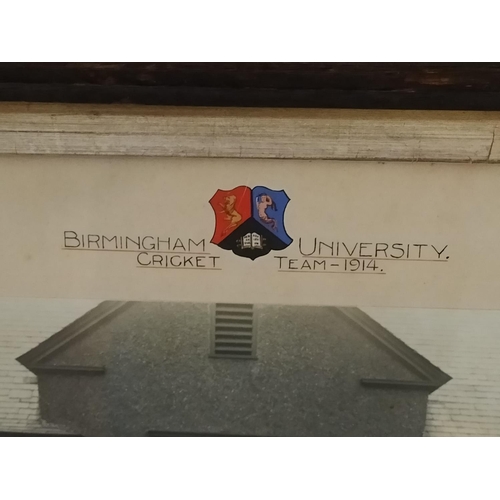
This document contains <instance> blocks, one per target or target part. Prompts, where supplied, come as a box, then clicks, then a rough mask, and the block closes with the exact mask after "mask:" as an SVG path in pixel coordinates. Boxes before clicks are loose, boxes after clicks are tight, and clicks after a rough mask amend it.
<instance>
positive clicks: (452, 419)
mask: <svg viewBox="0 0 500 500" xmlns="http://www.w3.org/2000/svg"><path fill="white" fill-rule="evenodd" d="M364 311H365V312H366V313H367V314H369V315H370V316H372V317H373V318H374V319H375V321H378V322H379V323H380V324H382V325H383V326H385V327H386V328H387V329H388V330H389V331H391V332H392V333H393V334H394V335H395V336H396V337H399V338H400V339H401V340H403V341H404V342H406V343H407V344H408V345H409V346H410V347H412V348H413V349H415V350H416V351H417V352H419V353H420V354H421V355H422V356H424V357H426V358H427V359H428V360H429V361H431V362H432V363H434V364H435V365H436V366H438V367H439V368H441V369H442V370H443V371H445V372H446V373H448V374H449V375H450V376H452V377H453V380H451V381H449V382H448V383H447V384H445V385H444V386H442V387H441V388H440V389H438V390H437V391H435V392H433V393H432V394H431V395H430V397H429V407H428V412H427V424H426V429H425V434H426V435H427V436H500V311H465V310H445V309H441V310H440V309H403V308H401V309H399V308H364Z"/></svg>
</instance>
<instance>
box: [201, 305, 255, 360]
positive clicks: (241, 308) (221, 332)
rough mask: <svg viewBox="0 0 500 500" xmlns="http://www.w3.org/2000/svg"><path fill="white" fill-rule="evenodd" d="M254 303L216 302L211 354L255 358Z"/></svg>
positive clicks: (219, 356) (221, 356) (225, 356)
mask: <svg viewBox="0 0 500 500" xmlns="http://www.w3.org/2000/svg"><path fill="white" fill-rule="evenodd" d="M255 353H256V345H255V336H254V321H253V305H252V304H215V313H214V327H213V329H212V342H211V353H210V354H211V356H215V357H218V358H245V359H253V358H255Z"/></svg>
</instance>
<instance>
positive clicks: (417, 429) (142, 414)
mask: <svg viewBox="0 0 500 500" xmlns="http://www.w3.org/2000/svg"><path fill="white" fill-rule="evenodd" d="M96 306H97V307H96ZM0 312H1V314H0V321H1V323H0V359H1V362H0V363H1V364H0V433H1V434H3V435H16V434H21V435H26V434H28V435H33V434H35V435H37V434H43V435H47V434H48V435H54V434H55V435H59V434H62V435H67V434H69V435H191V434H194V435H325V436H326V435H422V434H423V435H426V436H440V435H479V436H484V435H493V436H498V435H500V395H499V392H500V391H499V389H498V387H499V385H500V368H499V367H498V366H497V364H496V363H495V362H494V356H495V353H496V352H497V351H498V347H499V345H500V337H499V336H498V335H497V331H498V328H499V326H500V312H498V311H460V310H424V309H392V308H370V309H365V310H364V311H363V312H361V311H360V310H358V309H355V308H347V309H345V308H334V307H331V308H323V307H300V308H296V307H282V306H253V307H249V306H247V307H245V306H231V305H226V306H225V305H219V306H218V307H215V306H213V305H208V304H171V303H118V302H104V303H101V304H100V305H98V303H97V302H95V301H82V300H80V301H74V300H21V299H2V300H0ZM235 325H237V327H236V328H235ZM382 325H383V326H382ZM412 348H416V349H417V351H418V353H417V352H416V351H414V350H413V349H412ZM422 355H424V356H425V358H424V357H423V356H422ZM17 357H19V359H20V361H21V362H22V363H24V364H25V365H26V366H28V367H29V369H28V368H26V367H25V366H23V365H22V364H21V363H19V362H18V361H16V358H17ZM238 358H241V359H238ZM426 358H427V359H426ZM428 360H430V361H431V362H432V363H435V364H436V365H437V366H439V368H436V366H434V365H433V364H431V362H430V361H428ZM441 369H443V370H445V371H446V374H449V375H450V376H452V377H453V379H452V380H449V381H447V380H448V379H449V376H448V375H446V374H445V373H443V371H442V370H441ZM446 381H447V382H446ZM440 384H442V385H440ZM439 385H440V387H439Z"/></svg>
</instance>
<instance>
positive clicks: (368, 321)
mask: <svg viewBox="0 0 500 500" xmlns="http://www.w3.org/2000/svg"><path fill="white" fill-rule="evenodd" d="M132 304H133V302H118V301H105V302H102V303H101V304H99V305H98V306H97V307H96V308H94V309H92V310H90V311H88V312H87V313H85V314H84V315H83V316H82V317H81V318H78V319H77V320H76V321H74V322H73V323H71V324H70V325H68V326H66V327H65V328H63V329H62V330H61V331H59V332H57V333H56V334H55V335H53V336H51V337H50V338H48V339H47V340H45V341H44V342H42V343H41V344H39V345H38V346H36V347H34V348H33V349H31V350H30V351H29V352H27V353H25V354H23V355H22V356H20V357H19V358H18V359H17V360H18V361H19V362H20V363H21V364H23V365H24V366H25V367H26V368H28V369H29V370H31V371H32V372H33V373H35V374H37V373H39V372H42V371H48V370H50V371H54V370H57V371H60V370H71V371H80V372H83V371H84V372H96V373H97V372H99V373H102V372H103V371H104V370H105V367H101V366H60V365H58V366H53V365H51V363H50V357H51V355H52V354H53V353H55V352H56V351H59V350H62V349H66V348H68V347H69V346H70V344H71V343H72V342H73V341H74V340H75V339H77V338H78V337H79V336H81V335H85V334H87V333H90V332H92V331H93V330H94V329H95V327H96V326H98V325H100V324H102V323H104V322H108V321H111V320H112V319H113V318H114V317H116V316H117V315H118V314H120V313H121V312H122V311H124V310H125V309H126V308H128V307H130V306H131V305H132ZM330 309H331V310H332V311H333V312H334V313H335V314H338V315H342V316H344V318H345V319H347V320H349V321H351V322H352V323H353V326H354V325H355V326H356V327H357V331H360V332H363V333H364V334H365V335H366V336H367V337H369V338H370V339H372V340H373V341H376V342H377V343H378V344H379V345H380V346H381V347H382V348H383V349H385V350H386V351H388V352H389V353H390V354H391V355H392V357H393V358H394V359H395V362H400V363H402V364H404V365H405V366H406V367H408V368H410V370H412V371H413V373H414V374H415V376H414V377H413V378H412V379H411V380H385V379H362V380H361V381H360V382H361V383H362V384H364V385H370V386H384V387H398V388H401V387H405V388H408V389H422V390H426V391H428V392H432V391H434V390H436V389H437V388H438V387H440V386H441V385H443V384H445V383H446V382H448V380H450V376H449V375H447V374H446V373H444V372H443V371H442V370H440V369H439V368H438V367H437V366H435V365H433V364H432V363H431V362H430V361H428V360H427V359H425V358H424V357H423V356H421V355H420V354H419V353H418V352H417V351H415V350H413V349H411V348H410V347H409V346H408V345H407V344H405V343H404V342H402V341H401V340H399V339H397V338H396V337H394V335H393V334H392V333H390V332H389V331H388V330H387V329H386V328H384V327H383V326H382V325H380V324H379V323H377V322H376V321H374V320H373V319H372V318H371V317H370V316H368V315H367V314H365V313H364V312H363V311H361V310H360V309H359V308H356V307H332V308H330Z"/></svg>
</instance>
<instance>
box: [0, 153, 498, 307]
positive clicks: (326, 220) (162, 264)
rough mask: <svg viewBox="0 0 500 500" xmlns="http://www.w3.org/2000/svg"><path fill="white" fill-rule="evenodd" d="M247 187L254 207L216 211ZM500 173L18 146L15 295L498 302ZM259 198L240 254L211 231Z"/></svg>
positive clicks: (10, 284) (6, 268)
mask: <svg viewBox="0 0 500 500" xmlns="http://www.w3.org/2000/svg"><path fill="white" fill-rule="evenodd" d="M238 186H244V187H247V188H248V191H247V192H248V193H249V194H248V200H249V201H248V203H249V205H248V206H245V207H246V208H242V207H243V206H242V205H241V204H239V201H238V199H236V200H233V201H234V202H235V205H234V204H233V206H230V201H231V200H229V201H228V202H227V203H229V205H228V206H226V202H225V201H224V200H225V198H224V197H223V198H218V199H217V200H218V201H217V203H216V206H215V207H214V208H215V209H216V210H215V211H214V208H213V207H212V206H211V205H210V203H209V201H210V200H211V199H212V198H213V197H214V195H215V194H216V193H217V191H218V190H225V191H229V192H230V193H229V195H230V194H231V190H233V189H234V188H236V187H238ZM499 186H500V169H499V168H498V167H495V166H492V165H466V164H430V163H396V162H392V163H376V162H342V161H320V160H313V161H302V160H238V159H201V158H199V159H195V158H190V159H177V158H138V157H134V158H130V157H128V158H109V157H108V158H100V157H69V156H66V157H64V156H58V157H47V156H43V157H42V156H17V157H15V156H12V157H11V156H3V157H0V204H1V210H0V230H1V236H2V245H1V248H2V251H1V259H0V295H1V296H11V297H67V298H93V299H94V298H95V299H114V300H122V299H124V300H125V299H126V300H166V301H197V302H198V301H201V302H207V301H208V302H215V301H217V302H241V303H247V302H248V303H250V302H251V303H286V304H317V305H320V304H321V305H328V304H330V305H357V306H405V307H439V308H481V309H490V308H491V309H499V308H500V280H499V276H500V263H499V258H498V254H497V252H498V250H499V248H500V225H499V222H498V221H499V216H500V196H499V195H498V189H499ZM255 189H257V191H256V190H255ZM281 190H284V192H285V193H286V196H287V197H288V198H289V199H290V201H289V202H288V204H287V205H286V209H285V208H284V205H285V204H284V203H283V202H282V200H283V198H279V195H278V194H276V193H278V192H280V191H281ZM238 196H239V195H238ZM280 196H281V195H280ZM259 197H260V198H259ZM273 197H274V201H276V200H280V203H274V206H273V204H272V203H271V202H273ZM236 198H238V197H236ZM221 200H223V201H222V202H221ZM267 200H270V202H269V203H268V201H267ZM259 203H261V205H259ZM266 203H267V204H266ZM234 207H236V214H237V215H235V214H234V210H233V209H234ZM259 207H260V208H259ZM245 210H250V211H251V213H253V214H254V217H253V218H254V219H255V221H256V224H255V223H253V225H252V226H251V227H250V226H248V227H249V230H248V238H246V239H245V240H244V239H243V236H246V235H245V234H243V233H244V232H245V231H246V229H245V230H243V232H241V234H240V237H239V239H238V241H233V242H232V243H231V244H232V245H233V246H237V249H236V253H233V251H232V250H230V249H229V250H228V249H224V248H221V246H218V245H216V244H214V243H211V239H212V237H213V235H214V230H215V222H216V215H217V212H218V213H219V215H218V217H219V220H220V221H223V220H226V218H227V220H228V222H227V224H228V225H229V224H231V223H233V222H234V221H236V222H234V224H236V226H238V225H239V224H241V220H238V215H240V216H242V214H243V212H244V211H245ZM252 210H253V212H252ZM231 214H232V215H231ZM243 215H244V214H243ZM266 217H267V219H275V220H276V221H277V222H276V224H277V225H276V224H275V225H274V226H273V223H272V222H269V220H266ZM240 219H244V217H243V216H242V217H240ZM243 222H244V221H243ZM221 224H225V223H224V222H221ZM259 224H260V225H259ZM280 224H281V226H280ZM278 226H279V227H278ZM245 227H246V226H245ZM256 228H257V229H256ZM258 228H261V229H262V228H264V229H262V231H260V232H261V233H262V234H260V232H259V229H258ZM219 230H220V234H222V235H223V236H221V238H223V237H225V236H228V237H229V236H230V235H231V234H232V233H231V231H233V230H234V227H233V228H229V230H228V231H227V232H226V233H224V231H225V228H223V227H219ZM266 231H267V232H266ZM253 233H256V234H253ZM257 233H259V234H257ZM264 233H265V234H264ZM252 234H253V236H252ZM263 235H264V236H263ZM286 235H287V236H289V239H290V240H293V241H292V242H291V243H289V240H287V238H286ZM275 237H277V238H278V240H280V241H281V242H282V243H283V242H284V243H283V245H282V246H285V245H288V246H285V248H282V249H278V250H273V249H270V248H269V247H267V249H266V252H267V251H268V252H269V253H267V254H265V255H260V256H258V257H257V258H255V259H254V260H252V258H247V256H248V255H253V256H255V255H257V254H258V253H259V252H260V250H259V248H258V246H259V244H260V243H261V244H262V245H264V247H265V245H266V244H267V245H270V243H269V242H271V243H272V242H274V241H278V240H275V239H274V238H275ZM252 238H253V239H252ZM262 238H263V239H262ZM285 240H286V241H285ZM242 245H243V247H244V246H245V245H248V248H247V249H246V250H245V252H246V256H242V255H238V254H237V253H238V251H239V250H238V249H241V248H242ZM252 245H255V248H253V249H252V248H251V247H252ZM235 248H236V247H235ZM252 251H255V253H254V254H253V253H252ZM240 253H241V252H240Z"/></svg>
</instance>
